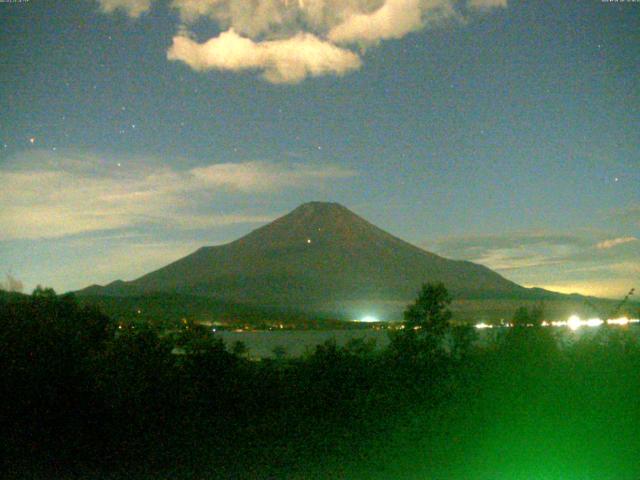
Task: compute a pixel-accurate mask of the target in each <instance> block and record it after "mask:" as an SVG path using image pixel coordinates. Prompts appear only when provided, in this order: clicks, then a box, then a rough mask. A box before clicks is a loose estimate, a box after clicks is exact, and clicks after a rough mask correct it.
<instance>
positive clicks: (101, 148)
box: [0, 0, 640, 296]
mask: <svg viewBox="0 0 640 480" xmlns="http://www.w3.org/2000/svg"><path fill="white" fill-rule="evenodd" d="M0 45H1V46H2V48H1V49H0V79H1V84H0V85H1V87H0V112H2V114H1V115H0V274H2V276H3V277H4V274H5V273H8V274H10V275H11V276H12V277H13V278H15V279H17V280H18V281H20V282H22V283H23V285H24V289H25V290H26V291H28V290H30V289H32V288H34V287H35V285H36V284H43V285H47V286H52V287H53V288H55V289H56V290H58V291H67V290H70V289H77V288H82V287H85V286H87V285H89V284H92V283H102V284H103V283H108V282H111V281H113V280H116V279H124V280H130V279H133V278H136V277H137V276H140V275H142V274H144V273H146V272H148V271H150V270H153V269H155V268H158V267H160V266H163V265H165V264H167V263H169V262H171V261H173V260H176V259H177V258H179V257H181V256H183V255H185V254H187V253H190V252H191V251H193V250H195V249H196V248H198V247H199V246H202V245H215V244H220V243H225V242H228V241H230V240H233V239H235V238H237V237H239V236H240V235H243V234H245V233H247V232H249V231H250V230H252V229H254V228H256V227H258V226H260V225H262V224H264V223H265V222H268V221H270V220H272V219H274V218H275V217H277V216H279V215H282V214H284V213H286V212H288V211H289V210H291V209H293V208H295V207H296V206H297V205H299V204H300V203H303V202H306V201H311V200H326V201H336V202H339V203H341V204H343V205H345V206H346V207H348V208H350V209H352V210H353V211H355V212H356V213H358V214H359V215H361V216H363V217H365V218H366V219H367V220H369V221H371V222H372V223H374V224H376V225H378V226H380V227H381V228H383V229H385V230H387V231H389V232H391V233H393V234H394V235H397V236H399V237H401V238H403V239H405V240H408V241H410V242H412V243H414V244H416V245H419V246H421V247H424V248H426V249H428V250H430V251H433V252H435V253H439V254H441V255H444V256H447V257H450V258H461V259H469V260H473V261H476V262H479V263H482V264H485V265H487V266H489V267H490V268H493V269H495V270H497V271H498V272H499V273H501V274H502V275H504V276H506V277H507V278H509V279H511V280H514V281H516V282H518V283H521V284H523V285H526V286H533V285H536V286H543V287H547V288H550V289H554V290H558V291H563V292H573V291H577V292H580V293H585V294H595V295H602V296H619V295H624V293H626V292H627V291H628V290H629V289H630V288H631V287H634V286H635V287H640V284H639V283H640V282H638V280H640V240H639V238H640V188H638V186H639V184H640V168H639V167H640V128H639V127H640V61H639V60H640V3H638V2H615V3H614V2H604V1H600V0H588V1H580V2H578V1H566V2H565V1H557V2H518V1H509V2H508V3H507V2H506V0H469V1H465V2H458V1H453V0H429V1H427V0H304V1H302V0H299V1H297V0H288V1H286V0H252V1H249V0H202V1H194V0H173V1H165V0H156V1H152V0H101V1H90V0H78V1H73V2H70V1H61V0H57V1H44V0H30V1H23V2H16V3H0Z"/></svg>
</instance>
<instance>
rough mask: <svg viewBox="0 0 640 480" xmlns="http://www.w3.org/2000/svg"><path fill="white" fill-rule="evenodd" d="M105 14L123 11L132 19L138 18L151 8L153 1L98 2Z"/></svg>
mask: <svg viewBox="0 0 640 480" xmlns="http://www.w3.org/2000/svg"><path fill="white" fill-rule="evenodd" d="M98 2H99V4H100V9H101V10H102V11H103V12H104V13H113V12H116V11H122V12H124V13H125V14H127V15H128V16H130V17H131V18H138V17H139V16H140V15H142V14H143V13H146V12H148V11H149V9H150V8H151V2H152V0H98Z"/></svg>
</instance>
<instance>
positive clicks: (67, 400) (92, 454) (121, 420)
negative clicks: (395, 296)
mask: <svg viewBox="0 0 640 480" xmlns="http://www.w3.org/2000/svg"><path fill="white" fill-rule="evenodd" d="M449 303H450V297H449V295H448V293H447V291H446V289H445V288H444V286H442V285H425V286H424V287H423V288H422V289H421V291H420V293H419V295H418V298H417V299H416V301H415V303H414V304H412V305H411V306H409V307H408V309H407V311H406V317H405V318H406V321H407V323H406V328H405V329H404V330H402V331H401V333H400V334H398V335H396V336H394V338H393V339H392V342H391V345H390V348H388V349H387V350H379V349H376V348H375V345H374V344H372V343H368V342H365V341H363V340H353V341H351V342H350V343H349V344H347V345H346V346H344V347H340V346H338V345H337V344H336V343H335V342H327V343H325V344H323V345H319V346H318V347H317V348H316V349H315V351H314V352H312V353H310V354H308V355H307V356H305V357H303V358H289V357H287V356H286V352H284V351H282V352H279V354H277V355H274V358H272V359H265V360H263V361H261V362H253V361H250V360H249V359H248V355H247V352H246V347H245V346H244V345H242V344H236V345H233V346H230V347H227V346H225V345H224V344H223V342H222V341H221V340H220V339H219V338H218V337H217V336H216V335H215V334H214V333H212V332H211V331H210V330H208V329H203V328H201V327H198V326H197V325H196V324H193V323H190V322H184V323H183V325H182V327H181V329H180V331H179V332H176V333H175V334H174V335H172V336H164V335H163V334H162V332H159V331H156V330H154V329H152V328H150V327H149V326H148V325H147V324H146V323H144V322H140V323H129V324H127V325H121V324H120V325H119V324H117V323H114V322H112V321H110V320H109V319H108V318H107V317H105V316H104V315H102V314H101V313H100V312H99V311H97V310H95V309H90V308H82V307H79V306H78V305H77V303H76V301H75V299H74V298H73V297H71V296H57V295H55V293H54V292H53V291H51V290H46V289H40V288H39V289H37V290H36V291H35V292H34V294H33V295H32V296H11V297H7V296H4V297H0V389H1V391H0V435H2V438H3V448H4V450H3V452H2V453H3V456H4V460H5V463H4V465H5V466H6V467H8V468H5V473H6V474H7V475H6V476H7V477H8V478H25V477H28V478H106V477H109V478H260V479H262V478H304V479H308V478H319V479H320V478H362V479H364V478H367V479H368V478H379V479H388V478H414V477H416V478H451V479H454V480H455V479H470V480H473V479H475V478H502V477H505V476H506V477H508V476H509V472H513V470H512V471H509V470H508V469H507V470H505V468H506V467H504V465H505V463H504V462H508V459H509V458H518V459H525V460H522V461H523V462H524V463H523V465H526V461H531V462H532V463H531V465H532V468H534V466H535V468H536V469H538V470H536V474H537V473H540V472H543V473H544V472H545V471H546V470H545V468H547V466H548V465H551V464H553V461H554V460H553V459H554V458H556V457H557V458H562V459H565V458H566V459H568V460H567V461H568V462H569V463H571V465H572V466H573V468H574V469H575V468H578V467H580V468H582V470H580V471H582V472H590V473H589V474H592V472H596V473H601V472H606V473H608V474H611V475H613V476H611V475H610V476H609V477H606V476H603V475H599V478H634V477H633V475H637V474H638V473H640V472H638V467H637V462H635V461H634V460H635V458H637V454H639V453H640V441H639V440H638V439H637V435H635V432H636V430H637V427H638V426H639V425H640V418H639V414H638V413H637V411H636V410H637V409H634V408H631V405H632V404H629V403H628V402H629V400H631V401H632V399H633V398H637V395H638V393H640V380H639V377H638V375H637V372H638V367H640V346H639V345H638V342H637V341H636V340H635V338H636V336H634V335H629V334H628V333H627V334H625V333H624V332H621V331H613V330H609V331H603V332H602V333H600V334H595V335H591V336H587V335H585V336H583V337H577V340H575V341H573V342H572V343H567V342H562V341H559V339H558V338H556V337H555V336H554V335H552V334H551V332H550V330H549V329H545V328H538V326H539V324H540V321H539V319H541V318H542V317H541V315H542V314H541V312H536V311H533V312H531V311H526V320H525V319H524V317H525V312H524V311H523V312H519V313H518V314H517V315H516V316H517V317H518V316H522V321H521V322H520V324H522V325H531V327H526V328H524V327H523V328H514V329H510V330H509V331H508V333H507V334H505V335H503V336H500V337H498V338H497V340H496V341H493V340H484V341H478V340H477V337H476V335H475V331H474V329H471V328H468V327H464V326H455V327H454V326H451V325H450V323H449V319H450V313H449V311H448V305H449ZM536 319H538V320H536ZM415 327H417V328H415ZM624 399H629V400H624ZM575 408H582V409H584V410H585V411H589V412H590V415H591V417H592V420H589V421H585V420H583V419H581V418H580V417H578V416H577V415H576V413H575ZM588 432H591V437H589V440H590V441H591V442H592V443H591V444H589V443H585V436H584V435H586V434H587V433H588ZM605 432H606V433H607V435H605ZM598 435H602V439H604V438H608V439H609V441H610V442H613V443H614V444H615V445H617V446H619V447H620V448H621V450H620V452H622V453H615V452H614V453H610V451H609V450H608V448H609V446H610V445H609V444H608V443H606V442H604V440H602V439H600V437H598ZM525 437H528V438H525ZM554 442H555V443H554ZM480 447H482V448H485V451H484V452H485V453H484V455H485V457H482V458H480V457H478V455H477V449H478V448H480ZM574 450H576V451H578V450H586V451H587V452H588V453H589V454H590V455H591V456H592V457H593V458H596V460H593V461H592V462H591V463H588V464H586V463H584V464H582V463H580V459H576V458H574V457H572V456H571V452H573V451H574ZM558 452H560V453H558ZM534 454H536V455H539V456H542V455H546V457H545V458H547V462H546V463H545V464H543V465H541V464H540V463H539V461H537V458H536V462H535V463H533V456H534ZM561 454H562V455H564V456H562V455H561ZM492 459H493V460H492ZM527 459H528V460H527ZM492 461H493V462H494V463H493V467H492V468H493V470H491V469H489V470H486V469H487V468H489V467H488V466H487V465H492V464H491V462H492ZM558 462H559V460H558ZM507 464H508V463H507ZM558 465H561V464H560V463H557V464H556V470H555V471H556V472H558V471H562V472H564V470H562V468H563V467H562V466H558ZM501 468H502V470H501ZM522 468H525V467H522ZM483 469H485V470H483ZM558 469H559V470H558ZM519 471H520V472H521V473H522V472H525V473H524V474H521V475H520V477H523V475H524V477H526V476H527V474H526V472H527V470H526V468H525V470H522V469H521V470H519ZM532 472H533V470H532ZM543 473H541V475H542V474H543ZM531 475H533V473H532V474H531ZM512 476H513V475H512ZM565 477H566V478H568V477H567V476H566V475H565ZM550 478H551V477H550ZM553 478H561V477H553Z"/></svg>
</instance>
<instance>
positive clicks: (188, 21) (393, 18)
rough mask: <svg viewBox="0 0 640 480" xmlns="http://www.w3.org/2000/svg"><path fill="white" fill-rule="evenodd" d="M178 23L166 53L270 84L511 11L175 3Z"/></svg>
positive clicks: (479, 4)
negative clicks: (204, 27)
mask: <svg viewBox="0 0 640 480" xmlns="http://www.w3.org/2000/svg"><path fill="white" fill-rule="evenodd" d="M98 1H99V3H100V6H101V10H102V11H103V12H106V13H110V12H114V11H118V10H119V11H122V12H125V13H127V14H128V15H130V16H131V17H133V18H137V17H139V16H140V15H141V14H142V13H144V12H146V11H148V10H150V9H151V7H152V1H151V0H98ZM170 5H171V7H172V8H173V9H174V10H175V11H176V12H178V15H179V18H180V22H179V24H178V27H177V34H176V35H175V36H174V38H173V42H172V45H171V47H170V48H169V50H168V52H167V57H168V59H169V60H174V61H181V62H184V63H185V64H186V65H188V66H189V67H190V68H192V69H194V70H196V71H205V70H228V71H232V72H242V71H247V70H253V71H258V72H261V73H262V76H263V78H264V79H266V80H267V81H269V82H272V83H298V82H301V81H302V80H304V79H305V78H308V77H317V76H321V75H345V74H347V73H349V72H352V71H354V70H357V69H358V68H360V66H361V64H362V60H361V57H360V52H363V51H364V50H365V49H366V48H370V47H372V46H375V45H377V44H378V43H380V42H382V41H386V40H390V39H399V38H403V37H404V36H406V35H408V34H410V33H412V32H416V31H419V30H423V29H425V28H433V27H436V26H440V25H444V24H446V23H447V22H451V21H457V22H459V23H464V22H465V21H467V20H468V19H469V18H470V17H472V16H474V15H481V14H486V13H487V12H489V11H491V10H494V9H497V8H505V7H506V6H507V1H506V0H251V1H249V0H172V1H171V2H170ZM202 21H209V22H212V23H213V24H215V25H216V27H217V28H218V29H219V30H220V31H221V33H220V34H219V35H218V36H216V37H213V38H210V39H207V40H205V41H202V42H198V41H197V40H196V38H195V35H194V34H193V33H192V32H191V30H192V26H193V25H195V24H196V23H197V22H202Z"/></svg>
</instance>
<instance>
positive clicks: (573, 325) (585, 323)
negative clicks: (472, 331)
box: [475, 315, 640, 331]
mask: <svg viewBox="0 0 640 480" xmlns="http://www.w3.org/2000/svg"><path fill="white" fill-rule="evenodd" d="M605 323H606V324H607V325H621V326H624V325H629V324H630V323H640V319H638V318H627V317H619V318H610V319H608V320H606V321H605V320H602V319H601V318H589V319H587V320H583V319H581V318H580V317H579V316H578V315H571V316H570V317H569V318H568V319H567V320H562V321H558V322H542V326H543V327H569V328H570V329H571V330H574V331H575V330H577V329H579V328H580V327H599V326H600V325H604V324H605ZM494 326H495V325H490V324H488V323H484V322H482V323H477V324H476V326H475V327H476V328H477V329H484V328H494ZM499 326H500V327H513V324H512V323H505V324H503V325H499Z"/></svg>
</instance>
